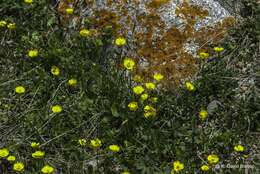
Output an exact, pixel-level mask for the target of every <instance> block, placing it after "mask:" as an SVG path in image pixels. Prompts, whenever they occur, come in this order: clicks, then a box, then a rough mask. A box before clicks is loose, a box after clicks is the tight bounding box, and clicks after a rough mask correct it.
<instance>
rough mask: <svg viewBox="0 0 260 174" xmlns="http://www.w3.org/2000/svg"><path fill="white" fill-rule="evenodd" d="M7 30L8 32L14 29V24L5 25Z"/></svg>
mask: <svg viewBox="0 0 260 174" xmlns="http://www.w3.org/2000/svg"><path fill="white" fill-rule="evenodd" d="M7 28H8V29H10V30H13V29H16V24H15V23H9V24H8V25H7Z"/></svg>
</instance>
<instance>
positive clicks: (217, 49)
mask: <svg viewBox="0 0 260 174" xmlns="http://www.w3.org/2000/svg"><path fill="white" fill-rule="evenodd" d="M213 49H214V51H216V52H222V51H224V48H223V47H214V48H213Z"/></svg>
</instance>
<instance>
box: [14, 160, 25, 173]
mask: <svg viewBox="0 0 260 174" xmlns="http://www.w3.org/2000/svg"><path fill="white" fill-rule="evenodd" d="M13 170H14V171H17V172H21V171H23V170H24V164H23V163H21V162H17V163H14V165H13Z"/></svg>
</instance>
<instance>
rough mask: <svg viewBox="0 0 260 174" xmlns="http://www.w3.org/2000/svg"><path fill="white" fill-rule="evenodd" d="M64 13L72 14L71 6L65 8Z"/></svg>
mask: <svg viewBox="0 0 260 174" xmlns="http://www.w3.org/2000/svg"><path fill="white" fill-rule="evenodd" d="M66 13H67V14H73V13H74V9H73V8H66Z"/></svg>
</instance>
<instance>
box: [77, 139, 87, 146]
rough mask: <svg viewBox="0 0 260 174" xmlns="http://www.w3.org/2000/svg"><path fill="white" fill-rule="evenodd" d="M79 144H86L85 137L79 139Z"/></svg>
mask: <svg viewBox="0 0 260 174" xmlns="http://www.w3.org/2000/svg"><path fill="white" fill-rule="evenodd" d="M78 142H79V145H81V146H86V145H87V140H86V139H79V141H78Z"/></svg>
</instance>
